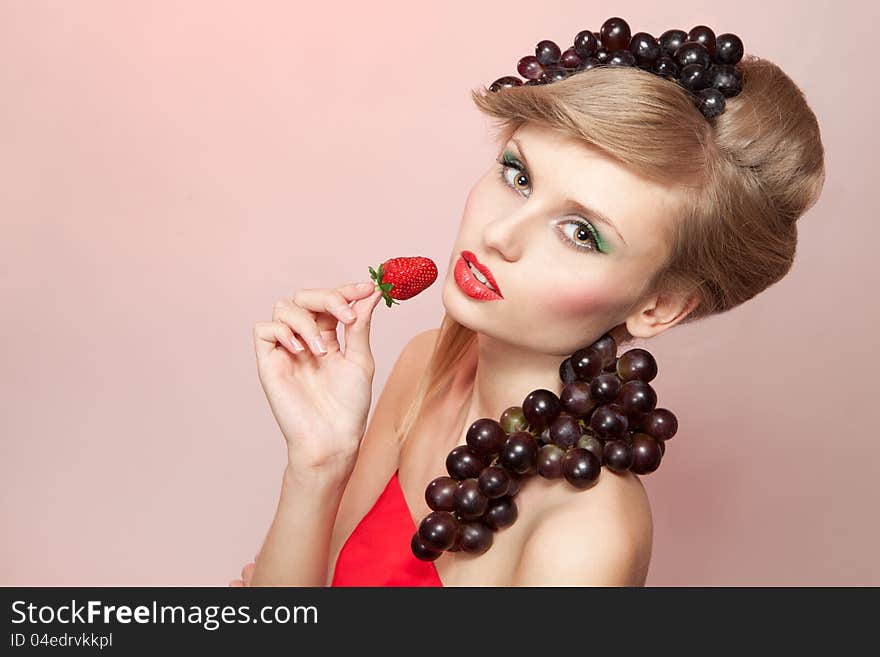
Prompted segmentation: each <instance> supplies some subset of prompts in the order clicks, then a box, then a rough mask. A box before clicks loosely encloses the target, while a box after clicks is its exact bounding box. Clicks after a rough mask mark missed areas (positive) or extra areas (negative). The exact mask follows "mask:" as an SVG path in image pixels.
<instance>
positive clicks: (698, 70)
mask: <svg viewBox="0 0 880 657" xmlns="http://www.w3.org/2000/svg"><path fill="white" fill-rule="evenodd" d="M743 53H744V51H743V43H742V40H741V39H740V38H739V37H738V36H737V35H736V34H733V33H730V32H727V33H725V34H719V35H718V36H715V32H714V31H713V30H712V29H711V28H710V27H707V26H706V25H697V26H695V27H693V28H691V30H690V32H685V31H684V30H678V29H672V30H666V31H665V32H664V33H663V34H661V35H660V37H659V38H655V37H654V36H652V35H651V34H649V33H648V32H636V33H635V34H631V31H630V27H629V24H628V23H627V22H626V21H625V20H623V19H622V18H619V17H616V16H615V17H612V18H609V19H608V20H606V21H605V22H604V23H602V28H601V29H600V30H599V32H592V31H590V30H581V31H580V32H578V33H577V34H576V35H575V37H574V43H573V45H571V46H570V47H569V48H568V49H566V50H565V51H564V52H563V51H562V49H561V48H560V47H559V46H558V45H557V44H556V43H555V42H553V41H550V40H549V39H544V40H542V41H539V42H538V45H536V46H535V54H534V55H526V56H525V57H523V58H521V59H520V60H519V62H517V66H516V70H517V72H518V73H519V74H520V75H521V76H523V77H524V78H525V79H526V81H525V82H523V81H522V80H520V79H519V78H518V77H516V76H515V75H505V76H503V77H500V78H498V79H497V80H495V82H493V83H492V84H491V86H490V87H489V91H498V90H499V89H503V88H505V87H518V86H521V85H523V84H525V85H527V86H528V85H535V84H549V83H551V82H555V81H556V80H563V79H565V78H567V77H569V76H570V75H574V74H575V73H579V72H581V71H588V70H590V69H592V68H596V67H598V66H631V67H636V68H639V69H642V70H644V71H648V72H650V73H653V74H654V75H658V76H660V77H663V78H666V79H669V80H672V81H673V82H676V83H678V84H679V85H681V86H682V87H684V88H685V89H687V90H688V91H690V92H691V94H692V98H693V100H694V103H695V104H696V106H697V107H698V109H699V110H700V112H701V113H702V114H703V116H705V117H706V118H712V117H714V116H717V115H718V114H720V113H721V112H723V111H724V105H725V100H724V99H725V98H730V97H732V96H736V95H737V94H738V93H740V91H742V71H741V70H740V69H739V68H737V67H736V64H737V62H739V61H740V60H741V59H742V56H743Z"/></svg>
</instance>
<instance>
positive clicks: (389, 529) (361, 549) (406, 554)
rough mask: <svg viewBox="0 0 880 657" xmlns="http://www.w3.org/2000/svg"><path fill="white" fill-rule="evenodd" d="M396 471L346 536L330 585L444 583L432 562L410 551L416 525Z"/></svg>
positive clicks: (430, 584)
mask: <svg viewBox="0 0 880 657" xmlns="http://www.w3.org/2000/svg"><path fill="white" fill-rule="evenodd" d="M397 472H398V471H397V470H395V471H394V474H392V475H391V479H390V480H389V481H388V484H386V486H385V490H383V491H382V494H381V495H379V498H378V499H377V500H376V502H375V503H374V504H373V507H372V508H371V509H370V510H369V511H367V515H365V516H364V517H363V518H362V519H361V521H360V522H359V523H358V525H357V527H355V528H354V531H353V532H352V533H351V535H350V536H349V537H348V538H347V539H346V541H345V544H344V545H343V546H342V550H341V551H340V552H339V557H338V559H337V560H336V567H335V569H334V572H333V581H332V582H331V583H330V586H443V582H441V581H440V576H439V575H438V574H437V568H435V566H434V562H433V561H422V560H421V559H418V558H416V556H415V555H414V554H413V553H412V548H411V547H410V541H411V540H412V536H413V534H414V533H415V532H416V529H417V528H416V525H415V522H413V518H412V515H411V514H410V512H409V507H408V506H407V504H406V500H405V499H404V497H403V490H401V488H400V481H398V479H397Z"/></svg>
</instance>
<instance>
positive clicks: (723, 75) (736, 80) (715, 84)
mask: <svg viewBox="0 0 880 657" xmlns="http://www.w3.org/2000/svg"><path fill="white" fill-rule="evenodd" d="M709 86H711V87H712V88H713V89H717V90H718V91H720V92H721V93H722V94H723V95H724V97H725V98H732V97H733V96H736V95H737V94H738V93H739V92H740V91H742V73H741V72H740V70H739V69H738V68H737V67H736V66H734V65H733V64H713V66H712V68H710V69H709Z"/></svg>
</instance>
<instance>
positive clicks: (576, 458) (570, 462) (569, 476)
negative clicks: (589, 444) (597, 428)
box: [562, 447, 602, 489]
mask: <svg viewBox="0 0 880 657" xmlns="http://www.w3.org/2000/svg"><path fill="white" fill-rule="evenodd" d="M601 469H602V466H601V465H600V463H599V459H598V458H596V455H595V454H593V453H592V452H590V451H588V450H586V449H582V448H580V447H573V448H572V449H570V450H568V451H567V452H566V453H565V456H563V457H562V476H563V477H565V479H566V481H568V483H570V484H571V485H572V486H574V487H575V488H580V489H585V488H589V487H590V486H592V485H593V484H595V483H596V480H597V479H598V478H599V473H600V471H601Z"/></svg>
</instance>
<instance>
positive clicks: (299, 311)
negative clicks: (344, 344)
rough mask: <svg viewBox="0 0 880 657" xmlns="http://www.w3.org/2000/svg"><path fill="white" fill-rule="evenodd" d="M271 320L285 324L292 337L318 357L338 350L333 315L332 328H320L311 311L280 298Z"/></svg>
mask: <svg viewBox="0 0 880 657" xmlns="http://www.w3.org/2000/svg"><path fill="white" fill-rule="evenodd" d="M272 320H273V321H274V322H276V323H278V324H282V325H284V326H286V327H287V328H288V330H290V332H291V333H292V334H293V335H294V337H296V338H297V339H298V340H299V342H300V343H301V344H304V345H306V347H307V349H308V351H310V352H311V353H312V354H314V355H315V356H316V357H318V358H320V357H322V356H326V355H327V354H328V353H331V352H334V351H338V350H339V341H338V340H337V338H336V328H335V327H336V324H337V322H336V318H335V317H331V320H332V322H333V328H330V329H326V330H325V329H322V328H321V327H319V326H318V323H317V321H315V314H314V313H313V312H311V311H309V310H306V309H305V308H302V307H301V306H298V305H297V304H296V303H294V302H293V301H291V300H288V299H282V300H281V301H279V302H278V303H276V304H275V310H274V311H273V313H272Z"/></svg>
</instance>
